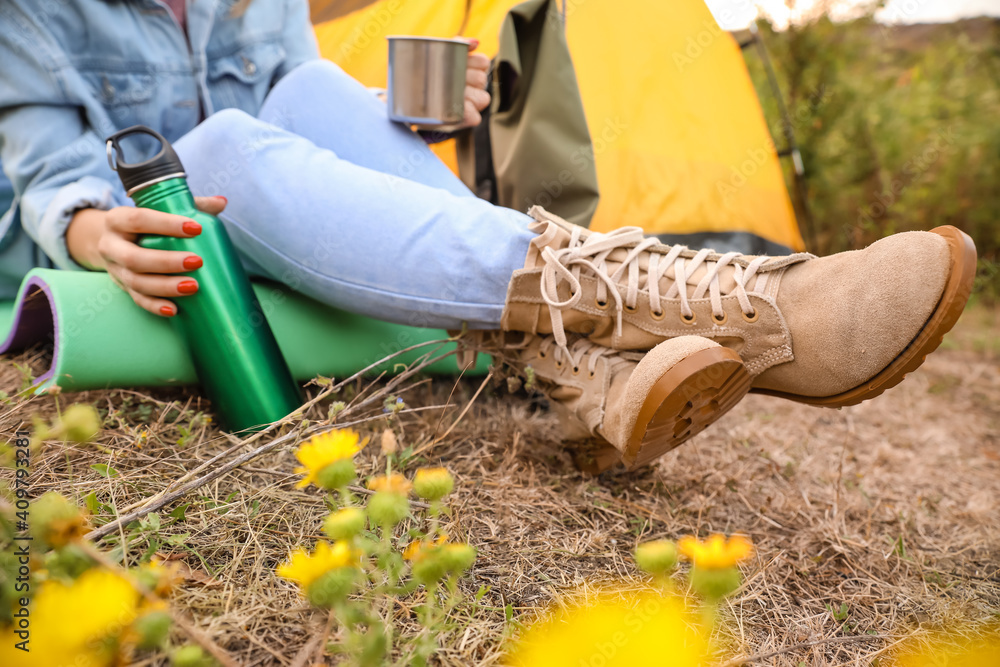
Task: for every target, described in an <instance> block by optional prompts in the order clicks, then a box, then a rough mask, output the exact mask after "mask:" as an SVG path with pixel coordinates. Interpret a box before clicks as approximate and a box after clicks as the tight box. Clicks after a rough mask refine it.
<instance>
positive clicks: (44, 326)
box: [0, 269, 489, 391]
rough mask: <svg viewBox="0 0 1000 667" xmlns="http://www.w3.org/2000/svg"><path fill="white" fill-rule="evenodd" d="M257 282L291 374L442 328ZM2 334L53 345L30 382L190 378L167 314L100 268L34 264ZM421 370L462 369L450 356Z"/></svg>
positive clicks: (356, 361)
mask: <svg viewBox="0 0 1000 667" xmlns="http://www.w3.org/2000/svg"><path fill="white" fill-rule="evenodd" d="M254 290H255V291H256V292H257V298H258V299H259V300H260V303H261V307H262V308H263V310H264V314H265V315H266V316H267V321H268V323H269V324H270V325H271V328H272V329H273V330H274V335H275V338H277V340H278V346H279V347H280V348H281V352H282V354H283V355H284V357H285V360H286V361H287V362H288V366H289V368H291V371H292V375H294V376H295V378H296V379H298V380H308V379H311V378H314V377H316V376H317V375H323V376H327V377H346V376H348V375H351V374H353V373H356V372H358V371H360V370H362V369H363V368H365V367H367V366H369V365H371V364H373V363H375V362H377V361H379V360H380V359H383V358H384V357H386V356H388V355H390V354H392V353H394V352H398V351H399V350H402V349H405V348H408V347H410V346H412V345H416V344H418V343H422V342H428V341H435V340H442V339H445V338H447V337H448V334H447V333H445V332H444V331H442V330H440V329H422V328H417V327H408V326H404V325H400V324H391V323H388V322H382V321H379V320H373V319H371V318H368V317H364V316H361V315H355V314H353V313H348V312H345V311H342V310H338V309H336V308H331V307H329V306H326V305H324V304H322V303H319V302H318V301H315V300H313V299H310V298H309V297H306V296H303V295H302V294H299V293H297V292H294V291H292V290H290V289H288V288H286V287H284V286H282V285H280V284H278V283H272V282H255V283H254ZM181 298H183V297H181ZM179 303H180V304H181V305H183V301H180V302H179ZM4 332H7V333H6V335H4ZM0 340H2V341H3V342H2V343H0V354H4V353H7V352H14V351H17V350H19V349H22V348H24V347H27V346H29V345H33V344H36V343H43V344H46V343H47V344H51V345H52V363H51V366H50V368H49V369H48V371H47V372H46V373H44V374H43V375H42V376H40V377H39V378H38V380H37V382H38V384H37V386H36V391H44V390H46V389H48V388H49V387H51V386H54V385H55V386H59V387H60V388H62V389H64V390H66V391H83V390H86V389H105V388H112V387H159V386H170V385H185V384H195V383H196V382H197V377H196V375H195V371H194V367H193V366H192V364H191V359H190V357H189V356H188V354H187V351H186V349H185V346H184V342H183V341H182V340H181V338H180V337H179V336H178V335H177V333H176V332H175V331H174V328H173V327H172V326H171V325H170V322H169V320H167V319H166V318H163V317H158V316H156V315H153V314H151V313H148V312H146V311H145V310H143V309H141V308H139V307H138V306H137V305H135V303H134V302H133V301H132V299H131V298H130V297H129V296H128V294H126V293H125V292H124V291H123V290H122V289H120V288H119V287H118V286H117V285H115V284H114V283H113V282H112V281H111V279H110V277H108V275H107V274H106V273H103V272H87V271H60V270H55V269H33V270H32V271H31V272H30V273H29V274H28V275H27V276H25V278H24V280H23V281H22V283H21V288H20V290H18V294H17V298H16V299H15V300H14V301H4V302H0ZM453 349H454V343H448V344H447V345H445V346H444V347H443V348H441V349H437V348H436V346H433V345H429V346H424V347H422V348H419V349H417V350H412V351H410V352H407V353H404V354H402V355H400V356H398V357H395V358H393V359H392V360H391V361H389V362H387V363H385V364H383V365H382V366H380V367H378V368H377V369H376V370H387V371H390V372H391V371H393V369H395V368H399V367H400V366H399V365H400V364H409V363H412V362H413V361H415V360H416V359H418V358H419V357H420V356H422V355H424V354H426V353H427V352H430V351H434V352H435V355H438V354H442V353H444V352H446V351H448V350H453ZM488 364H489V359H488V358H487V357H485V356H484V355H479V364H478V366H477V367H476V369H475V371H474V372H478V373H482V372H483V371H485V369H486V367H487V366H488ZM427 370H428V371H429V372H432V373H457V372H458V370H459V369H458V366H457V362H456V360H455V357H454V356H451V357H448V358H446V359H443V360H441V361H438V362H436V363H435V364H433V365H431V366H429V367H428V368H427Z"/></svg>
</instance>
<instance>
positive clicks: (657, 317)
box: [649, 310, 667, 322]
mask: <svg viewBox="0 0 1000 667" xmlns="http://www.w3.org/2000/svg"><path fill="white" fill-rule="evenodd" d="M649 316H650V317H652V318H653V319H654V320H656V321H657V322H659V321H660V320H662V319H663V318H664V317H666V316H667V311H665V310H664V311H663V312H662V313H658V312H656V311H655V310H651V311H649Z"/></svg>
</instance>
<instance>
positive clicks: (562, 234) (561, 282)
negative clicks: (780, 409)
mask: <svg viewBox="0 0 1000 667" xmlns="http://www.w3.org/2000/svg"><path fill="white" fill-rule="evenodd" d="M529 213H530V214H531V216H532V217H533V218H535V220H536V222H534V223H532V227H531V228H532V230H533V231H536V232H538V233H539V236H538V237H537V238H535V239H534V240H533V241H532V244H531V247H530V249H529V250H528V255H527V258H526V261H525V266H524V268H523V269H519V270H517V271H515V272H514V275H513V277H512V279H511V282H510V285H509V287H508V290H507V302H506V306H505V308H504V313H503V319H502V323H501V326H502V328H503V329H505V330H513V331H525V332H529V333H535V334H553V336H554V337H555V341H556V343H558V344H562V343H563V342H564V341H565V340H566V332H567V331H570V332H576V333H579V334H582V335H585V336H587V337H588V339H589V340H590V341H591V342H594V343H598V344H600V345H606V346H608V347H612V348H615V349H618V350H648V349H651V348H653V347H654V346H656V345H658V344H659V343H661V342H662V341H664V340H667V339H670V338H673V337H675V336H682V335H697V336H704V337H708V338H712V339H714V340H716V341H718V342H719V343H721V344H722V345H724V346H726V347H729V348H732V349H733V350H735V351H737V352H738V353H739V354H740V356H741V357H742V359H743V363H744V364H745V365H746V368H747V371H748V372H749V373H750V374H751V375H752V376H753V384H752V389H751V391H756V392H760V393H767V394H773V395H776V396H782V397H784V398H789V399H792V400H796V401H801V402H804V403H810V404H813V405H823V406H828V407H840V406H843V405H853V404H855V403H860V402H861V401H863V400H866V399H868V398H872V397H874V396H877V395H879V394H881V393H882V392H883V391H885V390H886V389H888V388H890V387H893V386H895V385H896V384H898V383H899V382H901V381H902V379H903V377H904V376H905V375H906V374H907V373H909V372H910V371H912V370H914V369H916V368H917V367H918V366H919V365H920V364H921V363H923V360H924V359H925V358H926V356H927V355H928V354H929V353H930V352H932V351H933V350H934V349H935V348H937V346H938V345H939V344H940V343H941V339H942V337H943V336H944V334H945V333H946V332H947V331H948V330H950V329H951V328H952V326H954V324H955V322H956V321H957V320H958V318H959V316H960V315H961V313H962V309H963V308H964V307H965V303H966V301H967V300H968V298H969V295H970V293H971V291H972V283H973V278H974V276H975V271H976V249H975V245H974V244H973V243H972V239H971V238H969V237H968V236H967V235H966V234H964V233H962V232H961V231H959V230H958V229H956V228H955V227H950V226H946V227H938V228H937V229H934V230H932V231H931V232H905V233H902V234H896V235H894V236H890V237H887V238H884V239H882V240H880V241H878V242H876V243H874V244H872V245H871V246H870V247H868V248H866V249H865V250H857V251H852V252H844V253H840V254H837V255H831V256H829V257H822V258H817V257H815V256H813V255H810V254H807V253H798V254H794V255H787V256H781V257H766V256H760V257H755V256H747V255H740V254H739V253H735V252H729V253H725V254H720V253H716V252H713V251H711V250H699V251H694V250H689V249H688V248H686V247H684V246H679V245H677V246H668V245H663V244H661V243H659V242H658V241H657V240H656V239H654V238H646V237H645V235H644V233H643V231H642V230H641V229H639V228H638V227H624V228H622V229H618V230H615V231H613V232H609V233H607V234H602V233H597V232H590V231H588V230H586V229H583V228H581V227H579V226H576V225H572V224H570V223H568V222H566V221H565V220H562V219H561V218H559V217H557V216H555V215H552V214H551V213H548V212H547V211H545V210H544V209H542V208H541V207H538V206H535V207H533V208H532V209H531V211H529ZM650 276H655V278H656V279H655V280H650Z"/></svg>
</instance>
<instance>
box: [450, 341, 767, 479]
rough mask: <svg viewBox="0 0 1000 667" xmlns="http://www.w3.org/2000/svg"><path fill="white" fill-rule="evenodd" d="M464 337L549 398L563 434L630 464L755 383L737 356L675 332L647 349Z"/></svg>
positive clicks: (702, 423) (673, 443)
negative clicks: (599, 443)
mask: <svg viewBox="0 0 1000 667" xmlns="http://www.w3.org/2000/svg"><path fill="white" fill-rule="evenodd" d="M466 339H467V342H466V344H467V345H469V346H471V347H473V348H474V349H477V350H480V351H483V352H487V353H489V354H491V355H493V358H494V361H495V362H496V361H497V360H501V361H503V362H504V363H506V364H508V365H510V366H511V367H513V368H514V369H515V370H516V371H517V372H518V373H519V374H520V375H522V376H525V377H527V379H528V382H530V383H533V384H534V388H537V389H538V390H540V391H542V392H543V393H544V394H545V395H546V396H548V398H549V399H550V400H551V402H552V405H553V407H554V408H555V409H556V410H557V411H558V412H559V415H560V419H561V423H562V426H563V429H564V431H563V433H564V439H566V440H581V439H587V438H594V437H598V438H602V439H604V440H606V441H607V442H609V443H610V444H611V445H613V446H614V450H615V456H614V459H619V458H620V460H621V461H622V463H624V464H625V465H626V466H628V467H630V468H634V467H638V466H641V465H644V464H646V463H649V462H650V461H653V460H654V459H656V458H658V457H659V456H661V455H662V454H664V453H665V452H667V451H670V450H671V449H673V448H674V447H677V446H678V445H680V444H681V443H682V442H685V441H686V440H688V439H689V438H691V437H693V436H694V435H696V434H697V433H700V432H701V431H702V430H704V429H705V428H707V427H708V426H709V425H710V424H711V423H712V422H714V421H715V420H716V419H718V418H719V417H721V416H722V415H723V414H725V413H726V412H727V411H728V410H729V409H730V408H732V407H733V406H734V405H736V403H738V402H739V401H740V399H742V398H743V397H744V396H745V395H746V393H747V391H748V390H749V388H750V375H749V374H748V373H747V372H746V369H745V368H744V366H743V363H742V362H741V361H740V357H739V355H738V354H736V353H735V352H734V351H733V350H730V349H727V348H725V347H722V346H720V345H719V344H718V343H715V342H713V341H710V340H708V339H706V338H700V337H698V336H682V337H680V338H674V339H671V340H669V341H665V342H663V343H660V344H659V345H656V346H654V347H653V349H651V350H650V351H649V352H646V353H642V352H616V351H615V350H612V349H610V348H606V347H603V346H601V345H595V344H593V343H591V342H590V341H588V340H586V339H584V338H581V337H579V336H575V335H572V334H571V335H570V337H569V340H568V346H567V347H561V346H559V345H558V344H556V341H555V338H553V337H552V336H535V335H531V334H522V333H506V334H505V333H503V332H473V333H471V334H468V335H467V337H466ZM529 369H530V370H529ZM615 462H616V460H611V461H602V462H599V463H598V465H597V468H598V469H603V468H607V467H609V465H610V464H613V463H615Z"/></svg>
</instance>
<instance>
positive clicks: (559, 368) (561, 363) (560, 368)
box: [556, 361, 563, 371]
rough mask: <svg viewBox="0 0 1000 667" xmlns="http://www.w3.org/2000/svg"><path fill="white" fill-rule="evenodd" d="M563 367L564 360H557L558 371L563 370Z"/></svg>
mask: <svg viewBox="0 0 1000 667" xmlns="http://www.w3.org/2000/svg"><path fill="white" fill-rule="evenodd" d="M562 367H563V362H561V361H557V362H556V370H557V371H561V370H562Z"/></svg>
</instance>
